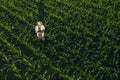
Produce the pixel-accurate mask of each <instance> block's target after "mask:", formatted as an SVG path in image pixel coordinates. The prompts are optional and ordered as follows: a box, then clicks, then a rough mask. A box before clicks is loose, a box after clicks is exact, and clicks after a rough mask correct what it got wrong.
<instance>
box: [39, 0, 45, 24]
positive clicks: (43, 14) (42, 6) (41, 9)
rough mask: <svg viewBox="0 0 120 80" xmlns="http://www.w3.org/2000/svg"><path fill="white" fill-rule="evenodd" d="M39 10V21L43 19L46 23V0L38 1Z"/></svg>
mask: <svg viewBox="0 0 120 80" xmlns="http://www.w3.org/2000/svg"><path fill="white" fill-rule="evenodd" d="M38 11H39V16H38V17H39V18H38V19H39V20H38V21H42V22H43V23H44V16H45V12H44V0H40V2H39V3H38Z"/></svg>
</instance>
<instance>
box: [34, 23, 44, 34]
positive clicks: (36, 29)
mask: <svg viewBox="0 0 120 80" xmlns="http://www.w3.org/2000/svg"><path fill="white" fill-rule="evenodd" d="M40 30H41V31H42V30H44V31H45V27H44V25H41V26H40ZM38 31H39V26H36V27H35V32H36V33H37V32H38Z"/></svg>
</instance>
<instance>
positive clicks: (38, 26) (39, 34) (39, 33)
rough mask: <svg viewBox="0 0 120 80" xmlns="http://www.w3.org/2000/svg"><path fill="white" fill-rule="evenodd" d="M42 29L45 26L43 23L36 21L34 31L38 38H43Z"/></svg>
mask: <svg viewBox="0 0 120 80" xmlns="http://www.w3.org/2000/svg"><path fill="white" fill-rule="evenodd" d="M44 31H45V27H44V25H43V23H42V22H41V21H38V22H37V23H36V26H35V32H36V33H37V37H38V39H40V40H45V37H44Z"/></svg>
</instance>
